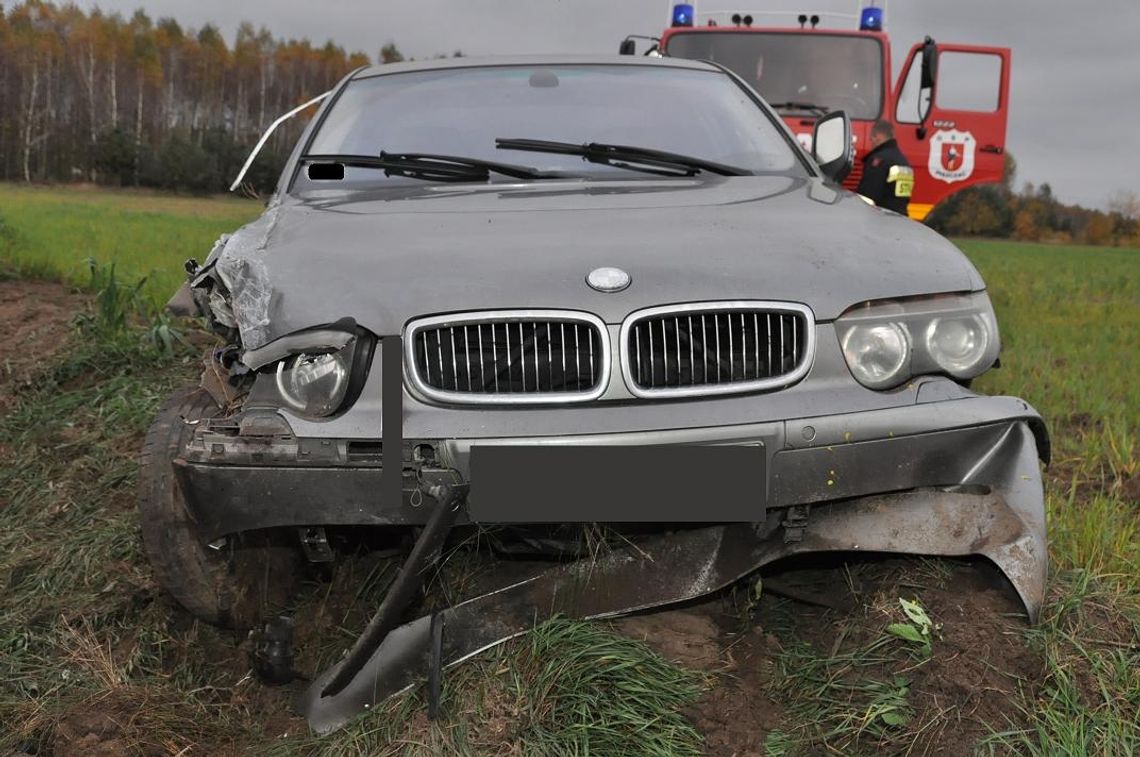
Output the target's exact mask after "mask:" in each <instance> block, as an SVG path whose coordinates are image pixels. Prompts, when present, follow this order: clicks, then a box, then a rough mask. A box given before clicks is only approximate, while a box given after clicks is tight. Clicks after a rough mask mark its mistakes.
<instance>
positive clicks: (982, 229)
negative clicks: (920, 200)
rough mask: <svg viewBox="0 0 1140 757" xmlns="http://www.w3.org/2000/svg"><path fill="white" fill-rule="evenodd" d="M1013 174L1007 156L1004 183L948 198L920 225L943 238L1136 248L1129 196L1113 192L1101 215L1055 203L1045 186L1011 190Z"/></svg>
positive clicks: (1137, 219) (1137, 204)
mask: <svg viewBox="0 0 1140 757" xmlns="http://www.w3.org/2000/svg"><path fill="white" fill-rule="evenodd" d="M1016 175H1017V165H1016V163H1015V162H1014V160H1013V157H1012V156H1010V155H1009V154H1008V153H1007V154H1006V165H1005V181H1004V183H1002V184H983V185H980V186H974V187H969V188H967V189H964V190H962V191H961V192H957V193H955V194H953V195H951V196H950V197H948V198H947V199H945V200H943V201H942V202H941V203H940V204H939V205H938V206H937V207H936V208H935V209H934V211H933V212H932V213H931V214H930V215H929V216H928V217H927V219H926V223H927V224H928V225H930V226H932V227H934V228H935V229H937V230H938V231H940V232H941V233H943V234H946V235H947V236H966V237H999V238H1010V239H1017V240H1020V241H1024V242H1056V243H1061V244H1065V243H1070V242H1078V243H1083V244H1091V245H1115V246H1130V247H1140V200H1138V199H1137V197H1136V195H1135V194H1134V193H1132V192H1128V191H1119V192H1116V193H1114V194H1113V195H1112V197H1111V198H1109V201H1108V207H1107V211H1101V210H1095V209H1089V208H1083V207H1081V206H1079V205H1067V204H1065V203H1063V202H1061V201H1060V200H1058V199H1057V198H1056V197H1055V196H1054V194H1053V188H1052V187H1051V186H1050V185H1049V184H1048V183H1044V184H1041V185H1040V186H1034V185H1033V184H1025V185H1023V186H1022V187H1021V189H1020V190H1014V188H1013V184H1014V180H1015V178H1016Z"/></svg>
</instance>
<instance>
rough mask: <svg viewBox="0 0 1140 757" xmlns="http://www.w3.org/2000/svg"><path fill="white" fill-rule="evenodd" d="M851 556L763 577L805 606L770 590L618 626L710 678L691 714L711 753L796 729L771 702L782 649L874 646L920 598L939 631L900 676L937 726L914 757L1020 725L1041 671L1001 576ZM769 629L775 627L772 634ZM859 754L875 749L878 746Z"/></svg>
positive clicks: (755, 749) (959, 748)
mask: <svg viewBox="0 0 1140 757" xmlns="http://www.w3.org/2000/svg"><path fill="white" fill-rule="evenodd" d="M855 559H856V560H857V562H855V563H853V564H844V563H842V562H832V564H830V565H827V566H826V567H820V568H805V567H802V566H803V565H804V564H805V562H804V561H803V560H802V559H800V560H797V561H796V563H795V564H791V565H789V564H785V565H783V566H781V565H779V564H777V565H775V566H773V568H772V569H771V570H768V571H765V575H764V583H765V585H766V584H768V583H772V584H775V585H778V587H779V588H778V589H776V590H775V591H779V592H780V593H787V594H792V595H794V596H796V597H798V598H803V597H810V598H811V600H812V601H811V602H810V603H808V602H803V601H796V600H792V601H789V600H787V599H786V598H784V597H781V596H779V594H777V593H775V591H771V592H767V593H765V594H764V595H763V596H762V598H761V600H760V601H759V603H758V604H757V605H756V606H755V607H753V608H751V609H750V610H749V611H747V612H746V613H742V612H741V608H740V607H739V606H738V604H739V603H738V602H734V601H733V596H732V595H731V594H726V595H724V596H721V597H718V598H714V599H711V600H707V601H705V602H703V603H701V604H697V605H694V606H691V607H686V608H684V609H681V610H672V611H665V612H657V613H651V614H646V615H640V616H637V617H633V618H626V619H622V620H618V621H616V622H615V627H616V628H617V629H618V630H619V631H621V632H622V633H626V634H628V635H631V636H634V637H636V638H640V639H644V640H645V641H646V642H647V643H648V644H649V645H650V646H651V647H653V648H654V649H655V650H656V651H657V652H659V653H660V654H662V655H663V656H665V657H666V658H668V659H670V660H673V661H675V662H677V663H679V664H682V665H685V666H687V667H690V668H695V669H699V670H703V671H706V672H708V673H710V674H711V675H712V676H713V681H714V684H713V685H712V686H710V687H709V689H708V690H707V691H706V693H705V695H704V696H703V698H702V699H701V700H700V701H699V702H698V703H697V705H696V706H695V707H694V708H693V709H692V711H691V712H689V713H688V715H689V717H690V719H691V720H692V722H693V723H694V725H696V726H697V728H698V730H700V731H701V733H702V734H704V736H705V739H706V745H707V749H708V752H709V753H710V754H725V755H740V756H741V757H743V756H744V755H760V754H763V753H764V750H763V742H764V739H765V737H766V736H767V735H768V734H769V733H771V732H772V731H774V730H784V731H786V730H787V729H788V728H789V723H788V722H787V720H786V719H785V707H784V704H783V703H781V702H780V701H778V699H779V697H778V696H773V694H772V691H773V689H774V688H775V684H776V683H778V682H777V681H776V680H775V679H776V677H777V676H779V675H781V673H780V668H779V665H778V659H779V656H780V653H781V651H782V650H783V646H782V645H783V644H785V643H791V642H793V641H796V640H802V641H807V642H809V643H810V644H811V646H812V648H813V650H814V651H815V652H816V653H817V654H818V655H819V656H821V657H827V656H829V655H834V654H836V653H838V652H843V651H847V650H850V649H853V648H855V647H859V646H861V645H865V644H867V643H870V642H871V641H873V640H874V639H875V638H878V637H880V636H881V635H882V633H883V630H884V629H885V627H886V626H887V625H888V624H890V623H893V622H897V621H899V620H902V619H903V618H902V617H901V613H900V611H899V604H898V599H899V598H900V597H905V598H914V597H916V596H917V597H918V598H919V599H920V601H921V603H922V605H923V607H924V608H926V610H927V612H928V613H929V614H930V616H931V618H932V619H933V620H934V621H935V622H936V623H940V624H941V626H942V627H941V629H940V631H939V633H938V634H937V635H936V639H935V641H934V644H933V654H932V656H931V657H930V659H929V660H926V661H922V662H921V664H919V662H920V661H916V662H915V664H913V665H909V666H906V668H904V670H905V674H906V676H907V677H908V678H909V679H910V680H911V688H910V696H909V703H910V704H911V706H912V707H913V708H914V710H915V715H914V717H913V718H912V722H914V723H920V722H929V724H930V725H929V727H928V728H927V729H926V730H925V731H924V732H923V733H922V734H921V735H920V736H919V737H918V740H917V742H916V743H915V744H914V746H913V747H912V748H911V750H910V753H911V754H940V755H942V754H945V755H972V754H974V751H975V745H976V744H977V742H978V740H979V739H981V738H983V737H984V736H985V735H987V734H988V733H990V731H991V730H992V729H995V728H996V729H1000V727H1002V726H1007V725H1009V724H1016V723H1018V722H1019V721H1020V717H1019V713H1018V712H1017V710H1016V708H1015V706H1014V704H1013V702H1014V697H1015V694H1016V692H1017V689H1018V687H1019V686H1022V687H1026V686H1028V687H1032V686H1034V682H1037V681H1040V680H1041V679H1042V677H1043V675H1044V671H1043V670H1042V662H1041V658H1040V657H1039V656H1038V655H1036V654H1034V653H1033V652H1032V651H1031V650H1030V649H1029V648H1028V647H1027V645H1026V642H1025V637H1024V631H1025V629H1026V627H1027V626H1026V619H1025V615H1024V611H1023V610H1022V608H1021V604H1020V602H1019V600H1018V599H1017V597H1016V595H1015V594H1014V592H1013V590H1012V588H1011V587H1009V586H1008V585H1006V584H1005V580H1004V578H1003V577H1002V576H1001V575H1000V573H998V571H997V570H996V569H995V568H993V567H992V566H990V565H989V564H987V563H984V562H972V561H970V562H967V561H962V562H951V563H948V564H947V565H948V566H949V568H950V572H949V574H948V575H946V576H940V577H938V579H937V580H933V581H932V580H931V577H929V576H927V575H925V574H924V571H922V570H920V569H919V568H918V564H917V563H916V561H914V560H908V559H894V558H892V559H880V560H871V561H867V560H866V559H859V558H855ZM827 605H830V607H828V606H827ZM789 614H790V616H789ZM776 618H780V620H779V621H777V620H775V619H776ZM770 622H771V623H772V624H774V625H776V626H778V627H772V628H769V624H770ZM900 643H901V642H900ZM899 672H900V671H899V670H898V669H897V668H896V667H894V666H873V667H871V668H868V669H862V670H860V671H859V673H858V678H860V679H862V680H891V678H893V676H895V675H897V674H898V673H899ZM1030 690H1032V689H1030ZM861 747H862V751H876V748H875V745H874V744H873V743H871V744H867V743H863V744H861Z"/></svg>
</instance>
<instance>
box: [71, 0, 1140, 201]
mask: <svg viewBox="0 0 1140 757" xmlns="http://www.w3.org/2000/svg"><path fill="white" fill-rule="evenodd" d="M887 3H888V4H887V31H888V32H889V33H890V35H891V40H892V43H893V48H894V49H893V57H894V59H895V68H896V69H897V68H898V66H899V65H900V64H901V61H902V59H903V57H904V56H905V55H906V53H907V51H908V50H909V48H910V46H911V45H912V44H913V43H915V42H917V41H919V40H921V39H922V37H923V36H924V35H925V34H930V35H931V36H933V37H934V38H935V39H937V40H939V41H943V42H964V43H973V44H987V45H1001V46H1007V47H1011V48H1013V77H1012V84H1011V106H1010V125H1009V138H1008V142H1007V147H1008V149H1009V150H1010V151H1011V152H1012V153H1013V154H1014V156H1015V157H1016V158H1017V161H1018V165H1019V171H1018V178H1017V181H1018V184H1019V185H1020V184H1021V183H1023V182H1025V181H1032V182H1034V183H1040V182H1044V181H1048V182H1050V183H1051V184H1052V186H1053V189H1054V192H1055V194H1056V195H1057V196H1058V197H1059V198H1060V199H1062V200H1064V201H1066V202H1078V203H1081V204H1083V205H1087V206H1097V207H1103V206H1104V205H1105V204H1106V202H1107V199H1108V197H1109V195H1111V194H1112V193H1113V192H1114V191H1116V190H1121V189H1129V190H1132V191H1135V192H1137V193H1140V44H1138V43H1137V40H1138V39H1140V0H894V2H889V0H887ZM79 4H80V5H82V6H84V7H87V8H90V7H91V6H93V5H99V6H100V7H102V8H103V9H105V10H110V11H119V12H122V13H123V14H124V15H129V13H131V12H133V11H134V10H135V9H136V8H139V7H142V8H143V9H144V10H145V11H146V12H147V13H148V14H149V15H150V16H151V17H152V18H158V17H161V16H173V17H175V18H177V19H178V20H179V22H180V23H182V24H183V25H189V26H194V27H197V26H201V25H202V24H204V23H206V22H212V23H215V24H217V25H219V26H220V27H221V28H222V30H223V31H224V32H225V34H226V36H227V37H228V38H229V39H230V40H231V41H232V39H233V32H234V30H235V29H236V28H237V25H238V23H240V22H241V21H243V20H249V21H252V22H254V23H255V24H256V25H259V26H260V25H265V26H267V27H268V28H269V29H270V31H272V32H273V33H274V34H276V35H278V36H283V37H308V38H309V39H311V40H312V41H313V42H316V43H322V44H323V43H324V41H325V40H327V39H333V40H335V41H336V42H337V43H338V44H340V45H343V46H345V47H347V48H349V49H350V50H362V51H364V52H367V53H368V54H369V55H371V56H372V57H373V58H375V57H376V53H377V51H378V50H379V48H380V46H381V45H383V44H384V43H386V42H389V41H392V42H395V43H396V44H397V45H398V46H399V48H400V50H401V51H403V52H404V54H405V55H409V56H415V57H429V56H431V55H434V54H436V53H450V52H452V51H454V50H456V49H460V50H462V51H463V52H464V53H465V54H468V55H487V54H511V53H533V52H556V53H564V52H591V53H592V52H597V53H612V52H616V50H617V45H618V43H619V42H620V41H621V39H622V38H623V37H624V36H625V35H626V34H630V33H640V34H660V32H661V30H662V29H663V28H664V27H665V25H666V23H667V20H668V9H669V7H670V3H668V2H667V1H666V0H237V1H236V2H235V0H99V2H97V3H96V2H93V1H92V0H79ZM854 7H855V0H803V2H797V0H741V2H740V3H738V4H733V3H732V0H709V1H708V2H703V3H701V2H698V8H697V9H698V11H717V10H734V9H741V8H743V9H757V8H764V9H766V10H790V11H796V12H799V11H801V10H802V11H805V12H813V11H826V10H841V11H845V12H851V11H852V10H853V9H854Z"/></svg>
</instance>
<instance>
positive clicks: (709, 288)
mask: <svg viewBox="0 0 1140 757" xmlns="http://www.w3.org/2000/svg"><path fill="white" fill-rule="evenodd" d="M212 258H215V259H217V261H218V268H219V270H220V271H222V272H223V275H224V277H225V278H226V279H227V281H226V283H227V285H228V286H229V287H230V288H231V290H233V293H234V297H235V300H239V301H244V304H243V305H241V306H240V307H235V312H236V314H237V316H238V317H237V320H238V322H239V326H240V327H241V329H242V337H243V341H244V342H245V346H246V348H247V349H250V348H255V347H257V346H260V345H261V344H264V343H265V342H267V341H270V340H272V339H274V338H277V337H279V336H283V335H285V334H288V333H291V332H293V331H297V330H299V329H303V328H310V327H313V326H316V325H322V324H327V323H332V322H334V321H337V320H339V319H341V318H345V317H351V318H354V319H355V320H356V321H357V322H358V323H360V324H361V325H363V326H365V327H366V328H368V329H370V330H371V331H373V332H374V333H376V334H379V335H384V334H391V333H397V332H399V331H400V330H401V329H402V328H403V326H404V324H405V323H406V322H407V321H408V320H410V319H413V318H416V317H419V316H424V315H430V314H439V313H446V312H455V311H464V310H486V309H509V308H565V309H572V310H586V311H589V312H592V313H595V314H597V315H598V316H600V317H601V318H602V319H604V320H605V321H606V322H608V323H619V322H621V320H622V319H623V318H624V317H625V316H627V315H628V314H629V313H630V312H632V311H634V310H638V309H640V308H646V307H652V306H655V305H664V304H670V303H678V302H692V301H701V300H732V299H755V300H784V301H791V302H798V303H804V304H806V305H808V306H809V307H810V308H811V309H812V310H813V311H814V313H815V316H816V318H817V320H824V321H826V320H831V319H834V318H835V317H837V316H838V315H839V314H840V313H842V312H843V311H844V310H845V309H847V308H848V307H850V306H851V305H853V304H855V303H858V302H862V301H864V300H873V299H880V298H886V297H904V296H911V295H921V294H931V293H937V292H952V291H968V290H975V289H979V288H981V287H982V286H983V285H982V281H981V278H980V276H978V274H977V272H976V270H975V269H974V268H973V266H972V265H971V264H970V263H969V262H968V261H967V260H966V258H965V256H964V255H962V253H961V252H959V251H958V250H957V248H955V247H954V246H953V245H952V244H951V243H950V242H948V241H947V240H945V239H944V238H942V237H941V236H939V235H938V234H936V233H934V232H933V231H931V230H929V229H927V228H926V227H924V226H922V225H920V224H917V223H914V222H912V221H909V220H907V219H905V218H903V217H900V216H896V215H894V214H890V213H885V212H883V211H880V210H878V209H875V208H872V207H870V206H868V205H867V204H866V203H865V202H863V201H862V200H861V199H859V198H858V197H856V196H855V195H852V194H850V193H846V192H837V191H835V190H833V189H831V188H829V187H827V186H826V185H824V184H823V183H822V182H821V181H819V180H814V179H794V178H787V177H734V178H719V177H717V178H710V179H703V178H697V179H692V180H678V179H670V180H664V181H658V180H653V179H648V180H646V179H642V180H637V181H607V182H598V181H594V182H584V181H559V182H542V183H531V184H511V185H480V186H478V187H470V186H465V187H456V186H454V185H446V184H433V185H418V186H415V187H411V188H409V187H403V188H399V189H395V188H389V189H385V190H383V191H370V192H362V191H347V190H335V191H333V190H324V191H321V192H316V193H311V194H309V195H308V196H306V197H304V198H300V199H298V198H286V199H285V200H284V201H283V202H282V203H281V204H280V205H278V206H275V207H274V208H272V209H271V210H269V211H267V213H266V214H265V215H264V216H263V217H262V218H261V219H259V220H258V221H255V222H254V223H252V224H250V225H249V226H247V227H244V228H243V229H242V230H240V231H239V232H237V233H236V234H234V236H233V237H231V238H230V239H229V240H228V243H227V244H225V245H221V246H219V248H218V249H217V250H215V254H214V255H213V256H212ZM601 266H616V267H618V268H621V269H623V270H625V271H627V272H628V273H629V274H630V275H631V276H632V279H633V283H632V284H631V286H630V287H629V288H628V289H626V290H625V291H622V292H619V293H614V294H603V293H599V292H596V291H594V290H592V289H590V288H589V287H588V286H587V285H586V282H585V279H586V275H587V274H588V273H589V272H590V271H591V270H593V269H594V268H598V267H601ZM243 295H246V296H244V297H243Z"/></svg>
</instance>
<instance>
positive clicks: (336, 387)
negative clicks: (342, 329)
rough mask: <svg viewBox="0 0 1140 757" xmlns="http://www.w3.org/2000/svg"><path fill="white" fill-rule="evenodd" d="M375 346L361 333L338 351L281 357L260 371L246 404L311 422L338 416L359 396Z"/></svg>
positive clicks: (323, 349) (325, 349)
mask: <svg viewBox="0 0 1140 757" xmlns="http://www.w3.org/2000/svg"><path fill="white" fill-rule="evenodd" d="M316 341H318V342H319V341H324V342H325V343H326V344H327V342H328V341H329V340H327V339H321V338H319V337H318V338H316ZM373 343H374V339H372V337H371V335H369V334H367V333H365V332H363V331H358V332H357V333H356V334H355V335H353V336H352V337H351V338H348V340H347V343H345V344H344V346H343V347H340V348H339V349H336V348H333V347H331V346H324V347H315V348H309V351H308V352H305V351H298V352H295V353H293V354H291V355H287V356H285V357H282V358H280V359H279V360H277V361H275V362H273V363H271V364H269V365H266V366H265V367H264V368H263V369H260V370H259V375H258V380H257V382H256V383H255V384H254V387H253V390H252V391H251V393H250V399H251V401H252V403H251V402H247V403H246V404H247V406H250V405H251V404H261V405H266V406H275V407H281V408H286V409H288V410H291V411H293V412H295V413H297V414H298V415H302V416H305V417H308V418H327V417H329V416H331V415H335V414H337V413H338V412H340V411H342V410H343V409H344V408H346V407H348V406H349V405H351V404H352V403H353V402H354V401H355V400H356V397H358V396H359V395H360V390H361V388H362V387H363V385H364V379H365V378H366V376H367V373H368V365H369V363H370V362H371V358H372V349H373ZM295 349H296V348H295Z"/></svg>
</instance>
